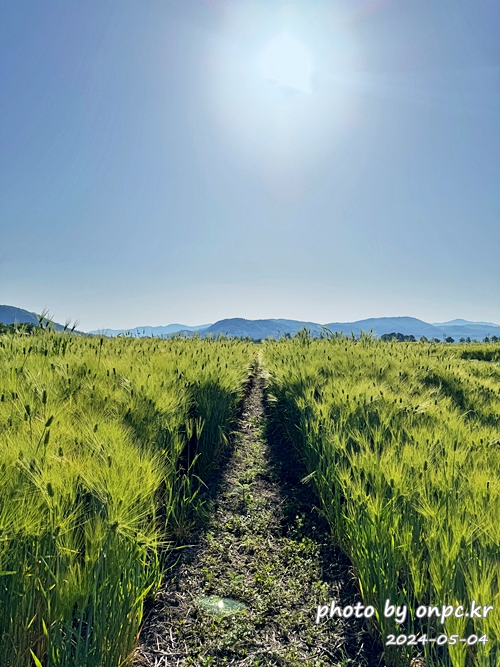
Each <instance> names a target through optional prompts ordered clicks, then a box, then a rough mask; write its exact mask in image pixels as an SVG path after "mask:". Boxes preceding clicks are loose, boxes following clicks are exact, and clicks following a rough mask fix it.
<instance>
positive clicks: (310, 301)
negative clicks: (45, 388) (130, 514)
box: [0, 0, 500, 330]
mask: <svg viewBox="0 0 500 667" xmlns="http://www.w3.org/2000/svg"><path fill="white" fill-rule="evenodd" d="M499 25H500V5H499V3H498V2H497V1H496V0H494V1H493V0H474V1H472V0H460V1H457V0H432V1H431V0H419V2H414V1H413V2H410V1H409V0H392V1H390V0H338V1H335V0H328V1H327V0H308V1H307V2H286V3H285V2H279V1H278V0H275V1H271V0H268V1H264V0H259V1H257V0H255V1H250V0H231V1H229V0H204V1H202V0H170V1H168V2H167V1H166V0H163V1H161V2H160V1H159V0H157V1H155V2H150V1H149V0H140V1H139V0H135V1H130V0H123V1H121V0H120V1H119V0H72V1H71V2H68V1H67V0H60V1H58V2H55V1H54V0H44V1H43V2H40V0H31V1H26V0H9V1H5V0H0V155H1V156H2V158H1V161H0V303H3V304H8V305H15V306H18V307H22V308H26V309H28V310H32V311H36V312H40V311H41V310H42V309H43V308H49V310H50V311H51V313H52V314H53V315H54V316H55V319H56V320H57V321H65V320H66V319H67V318H72V319H77V318H78V319H79V321H80V328H81V329H83V330H91V329H96V328H105V327H109V328H125V327H133V326H138V325H165V324H168V323H170V322H182V323H185V324H200V323H205V322H214V321H216V320H217V319H222V318H225V317H246V318H249V319H254V318H265V317H275V318H293V319H304V320H311V321H318V322H332V321H352V320H355V319H361V318H366V317H376V316H396V315H410V316H414V317H419V318H421V319H424V320H427V321H444V320H448V319H452V318H455V317H463V318H466V319H471V320H485V321H494V322H500V297H499V295H500V259H499V258H500V132H499V130H500V46H499V40H498V26H499Z"/></svg>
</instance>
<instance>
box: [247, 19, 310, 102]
mask: <svg viewBox="0 0 500 667" xmlns="http://www.w3.org/2000/svg"><path fill="white" fill-rule="evenodd" d="M258 67H259V72H260V74H261V76H262V78H263V79H265V80H266V81H268V82H270V83H271V84H275V85H278V86H282V87H284V88H289V89H291V90H296V91H299V92H301V93H306V94H310V93H311V92H312V90H311V76H312V73H313V65H312V58H311V56H310V54H309V53H308V52H307V50H306V49H305V48H304V46H303V45H302V44H301V43H300V41H299V40H298V39H296V38H295V37H294V36H293V35H290V33H288V32H284V33H282V34H281V35H278V36H277V37H275V38H274V39H273V40H271V42H270V43H269V44H268V45H267V47H266V48H265V49H264V51H263V53H262V54H261V56H260V59H259V63H258Z"/></svg>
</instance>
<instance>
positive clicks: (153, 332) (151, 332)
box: [89, 324, 210, 338]
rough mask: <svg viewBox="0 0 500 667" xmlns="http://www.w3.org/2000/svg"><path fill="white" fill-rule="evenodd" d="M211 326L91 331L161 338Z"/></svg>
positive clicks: (171, 326) (105, 334) (114, 334)
mask: <svg viewBox="0 0 500 667" xmlns="http://www.w3.org/2000/svg"><path fill="white" fill-rule="evenodd" d="M208 327H210V324H199V325H197V326H194V327H190V326H187V325H186V324H167V326H165V327H135V328H134V329H102V330H97V331H90V332H89V333H91V334H102V335H104V336H111V337H113V336H119V335H131V336H133V337H134V338H142V337H151V336H154V337H155V338H161V337H162V336H170V335H171V334H174V333H178V332H180V331H182V332H183V333H184V332H187V333H194V332H195V331H202V330H204V329H207V328H208Z"/></svg>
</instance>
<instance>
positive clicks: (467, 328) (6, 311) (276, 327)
mask: <svg viewBox="0 0 500 667" xmlns="http://www.w3.org/2000/svg"><path fill="white" fill-rule="evenodd" d="M0 322H2V323H4V324H13V323H15V322H18V323H23V322H29V323H32V324H38V315H37V314H36V313H30V312H29V311H27V310H23V309H22V308H16V307H14V306H0ZM54 325H55V327H56V329H57V330H62V329H63V328H64V327H63V326H62V325H61V324H57V323H54ZM303 327H306V328H307V329H309V331H310V332H311V334H312V335H316V336H317V335H320V334H321V332H322V331H324V329H328V330H329V331H331V332H332V333H335V332H339V333H343V334H346V335H351V334H354V335H355V336H359V333H360V331H365V332H368V331H370V330H371V331H373V333H374V334H375V335H376V336H382V335H383V334H390V333H401V334H404V335H405V336H410V335H413V336H415V338H421V337H422V336H425V337H426V338H428V339H431V338H437V339H439V340H443V339H444V338H447V337H448V336H451V337H452V338H454V339H455V341H457V342H458V341H459V340H460V338H471V339H478V340H482V339H483V338H485V337H486V336H488V337H491V336H498V337H500V325H498V324H494V323H493V322H470V321H469V320H463V319H455V320H450V321H449V322H435V323H433V324H430V323H428V322H424V321H423V320H419V319H417V318H415V317H372V318H369V319H365V320H357V321H355V322H330V323H328V324H325V325H321V324H318V323H317V322H306V321H301V320H286V319H265V320H246V319H243V318H240V317H233V318H230V319H224V320H219V321H218V322H215V323H214V324H199V325H196V326H187V325H185V324H169V325H166V326H158V327H150V326H144V327H136V328H134V329H102V330H98V331H90V332H89V333H90V334H101V335H105V336H118V335H120V334H122V335H130V336H133V337H142V336H155V337H165V338H167V337H169V336H171V335H172V334H181V335H185V336H191V335H193V334H195V333H196V334H198V335H200V336H206V335H207V334H212V335H217V334H224V335H227V336H231V337H233V336H234V337H243V336H248V337H249V338H254V339H261V340H262V339H264V338H268V337H273V338H279V337H280V336H283V335H285V334H288V335H290V336H293V335H294V334H296V333H297V332H298V331H300V329H302V328H303Z"/></svg>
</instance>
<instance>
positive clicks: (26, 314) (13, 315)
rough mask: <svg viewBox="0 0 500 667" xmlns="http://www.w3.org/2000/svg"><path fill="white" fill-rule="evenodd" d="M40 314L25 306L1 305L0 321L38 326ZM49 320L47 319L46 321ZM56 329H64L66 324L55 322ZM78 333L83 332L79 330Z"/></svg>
mask: <svg viewBox="0 0 500 667" xmlns="http://www.w3.org/2000/svg"><path fill="white" fill-rule="evenodd" d="M38 318H39V315H37V314H36V313H30V311H29V310H24V308H16V307H15V306H0V322H1V323H2V324H35V325H37V326H38ZM46 321H47V320H45V322H46ZM53 324H54V328H55V329H56V331H63V329H64V326H63V325H62V324H58V323H57V322H53ZM76 333H81V332H80V331H77V332H76Z"/></svg>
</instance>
